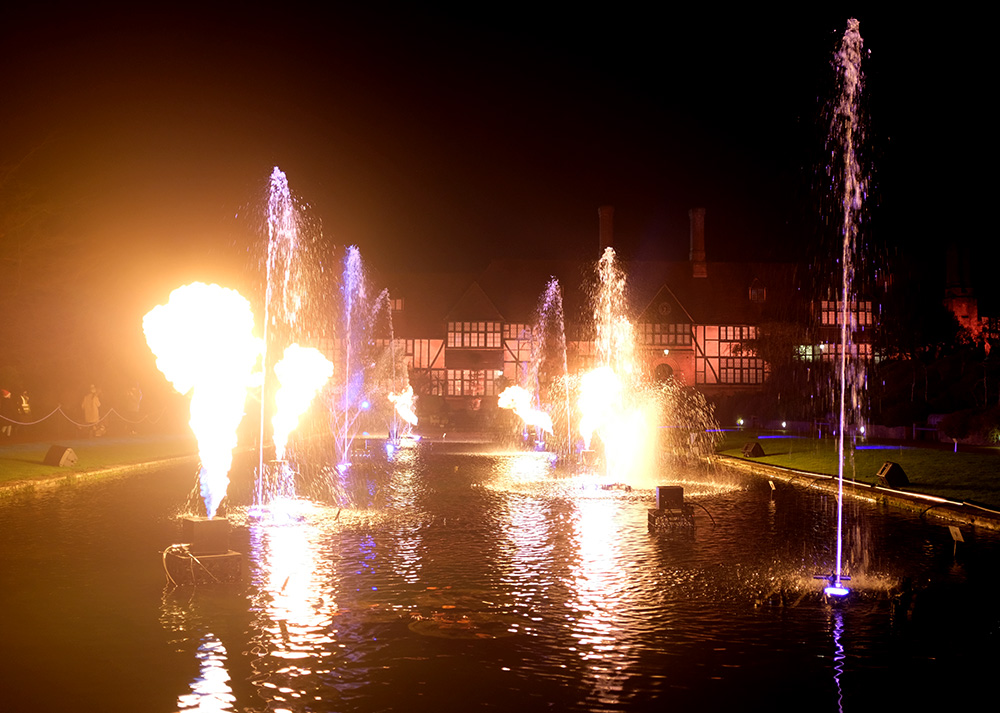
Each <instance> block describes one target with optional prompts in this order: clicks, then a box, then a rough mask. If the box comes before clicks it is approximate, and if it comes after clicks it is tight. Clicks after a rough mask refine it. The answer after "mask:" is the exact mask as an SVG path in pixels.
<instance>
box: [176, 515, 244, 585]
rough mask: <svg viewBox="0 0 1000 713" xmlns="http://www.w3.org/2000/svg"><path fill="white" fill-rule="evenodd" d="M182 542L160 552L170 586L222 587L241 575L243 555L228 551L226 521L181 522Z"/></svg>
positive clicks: (192, 518)
mask: <svg viewBox="0 0 1000 713" xmlns="http://www.w3.org/2000/svg"><path fill="white" fill-rule="evenodd" d="M181 536H182V537H183V538H184V540H185V542H183V543H180V544H176V545H170V547H168V548H167V549H165V550H164V551H163V569H164V571H165V572H166V574H167V581H169V582H170V583H171V584H175V585H179V584H223V583H225V582H236V581H238V580H239V579H240V577H241V576H242V574H243V555H241V554H240V553H239V552H234V551H233V550H231V549H229V520H227V519H226V518H224V517H185V518H182V519H181Z"/></svg>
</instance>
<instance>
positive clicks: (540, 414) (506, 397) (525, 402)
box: [497, 386, 552, 435]
mask: <svg viewBox="0 0 1000 713" xmlns="http://www.w3.org/2000/svg"><path fill="white" fill-rule="evenodd" d="M497 406H499V407H500V408H505V409H513V410H514V413H516V414H517V415H518V416H520V417H521V420H523V421H524V423H525V424H527V425H528V426H533V427H537V428H541V429H542V430H543V431H545V432H546V433H548V434H550V435H551V434H552V417H551V416H549V414H547V413H546V412H545V411H539V410H538V409H535V408H532V407H531V394H530V393H529V392H528V391H527V390H526V389H523V388H521V387H520V386H508V387H507V388H506V389H504V390H503V391H502V392H501V393H500V396H499V397H498V398H497Z"/></svg>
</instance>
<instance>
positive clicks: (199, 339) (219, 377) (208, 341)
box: [142, 282, 262, 517]
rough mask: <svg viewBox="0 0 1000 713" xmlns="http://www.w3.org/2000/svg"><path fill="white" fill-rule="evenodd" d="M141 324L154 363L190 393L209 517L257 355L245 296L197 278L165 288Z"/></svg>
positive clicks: (224, 478)
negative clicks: (166, 296)
mask: <svg viewBox="0 0 1000 713" xmlns="http://www.w3.org/2000/svg"><path fill="white" fill-rule="evenodd" d="M142 326H143V331H144V332H145V334H146V343H147V344H148V345H149V348H150V350H151V351H152V352H153V354H154V355H155V356H156V366H157V367H158V368H159V369H160V371H161V372H163V375H164V376H165V377H166V378H167V380H168V381H170V383H171V384H172V385H173V387H174V388H175V389H176V390H177V391H178V392H180V393H182V394H188V393H190V394H191V420H190V424H191V430H192V431H193V432H194V435H195V437H196V438H197V439H198V455H199V457H200V458H201V471H200V472H199V475H198V478H199V482H200V487H201V495H202V499H203V500H204V502H205V510H206V511H207V513H208V516H209V517H214V516H215V514H216V512H217V510H218V507H219V503H220V502H221V501H222V498H223V497H225V495H226V489H227V488H228V486H229V470H230V468H231V466H232V462H233V449H234V448H235V447H236V429H237V427H238V426H239V424H240V421H241V420H243V410H244V405H245V402H246V396H247V389H248V388H249V387H250V386H251V385H252V381H253V378H254V367H255V364H256V362H257V359H258V357H259V356H260V354H261V348H262V345H261V341H260V340H259V339H257V338H255V337H254V336H253V326H254V321H253V311H252V310H251V308H250V303H249V302H248V301H247V300H246V299H244V298H243V297H242V296H241V295H240V294H239V293H238V292H236V291H235V290H231V289H228V288H225V287H220V286H218V285H206V284H203V283H200V282H196V283H193V284H191V285H186V286H184V287H179V288H177V289H176V290H174V291H173V292H171V293H170V299H169V300H168V302H167V304H165V305H159V306H158V307H154V308H153V309H152V310H150V311H149V313H148V314H146V316H145V317H144V318H143V320H142Z"/></svg>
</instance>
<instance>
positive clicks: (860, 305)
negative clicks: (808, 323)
mask: <svg viewBox="0 0 1000 713" xmlns="http://www.w3.org/2000/svg"><path fill="white" fill-rule="evenodd" d="M843 307H844V303H843V301H841V300H820V303H819V310H820V324H822V325H824V326H835V325H839V324H843V322H844V310H843ZM847 312H848V314H850V320H851V324H853V325H857V326H859V327H862V328H863V327H867V326H870V325H871V323H872V303H871V300H862V301H860V302H850V303H849V304H848V309H847Z"/></svg>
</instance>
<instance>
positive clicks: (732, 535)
mask: <svg viewBox="0 0 1000 713" xmlns="http://www.w3.org/2000/svg"><path fill="white" fill-rule="evenodd" d="M673 476H674V477H675V478H678V479H681V480H683V481H684V482H683V484H684V486H685V492H686V494H687V495H688V499H689V501H690V502H696V503H697V504H698V506H697V507H696V526H695V527H694V528H693V530H690V529H689V530H685V531H678V532H674V533H670V534H655V533H650V532H649V531H648V529H647V525H646V509H647V508H648V507H652V505H653V495H652V492H651V491H633V492H631V493H625V492H621V491H603V490H594V489H585V488H582V487H581V481H580V480H578V479H575V478H570V477H566V476H561V475H559V474H557V473H555V472H553V471H551V470H550V469H549V467H548V466H547V464H546V462H545V461H544V460H543V459H541V458H539V457H538V456H535V455H533V454H509V455H481V454H480V455H477V454H471V453H464V454H463V453H446V452H443V451H441V449H437V450H434V449H433V448H432V447H430V446H428V445H423V446H421V447H420V450H411V451H405V452H403V453H402V454H399V455H397V457H396V458H395V460H394V461H393V462H392V463H385V462H378V463H367V464H361V465H358V466H356V467H355V468H354V469H353V470H352V471H351V472H350V474H349V475H348V476H346V477H344V478H342V479H338V480H337V481H336V482H335V483H334V487H333V491H334V492H336V493H337V495H336V497H337V499H338V500H339V502H340V503H341V504H344V505H345V507H343V509H340V510H338V508H337V507H336V506H332V507H331V506H318V507H315V508H314V509H313V510H312V511H311V512H310V513H309V514H308V515H307V516H306V518H305V520H304V521H302V522H299V523H295V524H289V525H284V526H276V525H268V526H263V525H260V524H256V523H252V522H248V521H247V519H246V517H245V515H244V514H243V513H242V512H241V511H240V510H236V511H234V512H232V513H231V520H232V521H233V522H234V526H235V527H234V532H233V536H232V546H233V548H234V549H236V550H238V551H241V552H243V553H245V555H246V557H245V570H246V573H245V578H244V581H243V582H241V583H239V584H237V585H227V586H218V587H198V588H189V587H180V588H175V589H171V588H169V587H165V577H164V573H163V568H162V564H161V554H160V553H161V552H162V550H163V549H164V548H165V547H166V546H167V545H169V544H172V543H174V542H177V541H178V540H179V526H178V524H177V521H176V516H177V514H178V512H179V510H180V509H181V507H182V506H183V503H184V501H185V499H186V496H187V495H188V493H189V491H190V489H191V487H192V485H193V482H194V475H193V473H192V472H191V468H181V469H174V470H167V471H163V472H159V473H148V474H137V475H134V476H129V477H123V478H119V479H115V480H111V481H105V482H98V483H93V484H87V485H78V486H67V487H63V488H59V489H56V490H53V491H51V492H48V493H44V494H40V495H33V496H17V497H14V498H12V499H8V500H7V501H5V502H3V503H0V529H2V537H0V612H2V616H3V624H2V636H0V654H2V664H3V665H2V666H0V694H2V698H0V710H3V711H110V712H116V711H128V712H145V711H149V712H151V713H157V712H168V711H178V710H233V711H264V710H269V711H424V710H426V711H466V710H497V711H547V710H559V711H561V710H579V711H584V710H607V711H640V710H643V711H644V710H678V711H685V710H699V711H705V710H709V711H711V710H723V709H727V710H728V709H734V708H735V709H737V710H791V709H807V710H816V711H837V710H854V711H865V710H876V709H879V708H882V707H887V706H891V707H892V708H896V707H899V706H906V707H908V708H909V709H910V710H926V709H927V708H928V707H930V706H932V705H934V704H942V705H947V706H949V707H960V708H961V707H965V706H966V705H968V704H971V703H973V701H976V700H977V698H978V697H979V696H980V695H981V694H983V693H985V694H986V695H989V696H990V697H991V699H992V700H995V693H994V690H995V686H994V684H993V681H992V680H991V678H990V677H991V676H993V675H995V672H996V670H997V668H996V666H997V664H998V663H1000V656H998V652H997V645H998V644H1000V616H998V612H997V608H996V596H995V592H996V591H997V586H998V584H1000V577H998V572H997V565H998V564H1000V557H998V555H1000V539H998V538H997V537H996V536H995V535H993V534H991V533H985V532H973V531H971V530H966V531H965V532H964V535H965V538H966V540H967V541H966V542H965V543H961V544H959V545H958V550H957V555H953V544H952V540H951V536H950V534H949V532H948V529H947V527H945V526H943V525H941V524H940V523H938V522H933V521H922V520H920V519H919V518H917V517H914V516H912V515H908V514H900V513H896V512H883V511H877V510H875V509H873V508H871V507H869V506H867V505H865V504H861V503H857V502H853V501H849V502H848V503H847V504H846V506H845V522H846V529H847V535H848V539H847V542H846V544H845V553H846V555H845V559H846V561H847V562H848V563H849V565H850V569H851V573H852V575H853V576H854V579H853V580H852V585H853V586H854V588H855V593H854V595H853V599H852V600H851V601H850V602H849V603H848V604H847V605H846V606H844V607H839V608H832V607H830V606H829V605H827V604H825V603H824V602H823V601H822V598H821V597H820V595H819V592H820V589H821V583H820V582H818V581H816V580H814V579H812V575H814V574H816V573H818V572H822V571H824V570H827V571H828V570H829V567H830V563H831V562H832V561H833V549H834V543H833V541H832V536H833V527H834V518H835V507H834V501H833V499H832V498H830V497H828V496H824V495H820V494H817V493H815V492H811V491H806V490H803V489H799V488H796V487H792V486H787V485H786V486H782V485H778V489H777V490H776V491H775V492H773V493H772V491H771V489H770V488H769V486H768V484H767V483H766V481H760V480H753V479H746V478H745V477H744V476H740V475H736V474H729V473H726V472H724V471H707V470H701V471H692V472H686V471H681V470H677V471H675V472H674V474H673ZM244 477H246V476H244ZM664 484H667V479H666V478H664ZM248 491H249V484H248V483H246V482H243V483H240V482H239V481H237V482H236V483H235V484H234V486H233V488H232V490H231V492H232V493H234V494H239V493H243V492H248ZM234 499H238V498H236V497H235V495H234ZM338 513H339V514H338ZM713 520H714V522H713ZM907 580H911V581H912V583H913V591H914V592H915V596H913V597H912V598H909V599H907V598H903V599H902V602H901V603H897V602H899V601H900V600H899V598H898V597H895V596H894V595H895V594H896V593H897V592H898V590H899V588H900V587H901V586H902V585H903V583H904V582H905V581H907Z"/></svg>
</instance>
